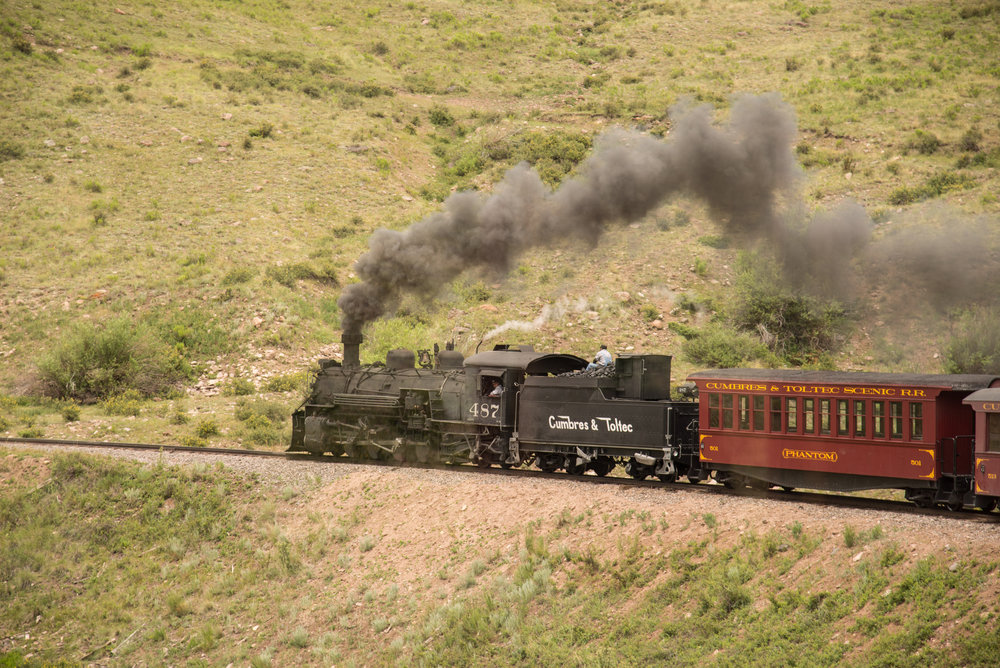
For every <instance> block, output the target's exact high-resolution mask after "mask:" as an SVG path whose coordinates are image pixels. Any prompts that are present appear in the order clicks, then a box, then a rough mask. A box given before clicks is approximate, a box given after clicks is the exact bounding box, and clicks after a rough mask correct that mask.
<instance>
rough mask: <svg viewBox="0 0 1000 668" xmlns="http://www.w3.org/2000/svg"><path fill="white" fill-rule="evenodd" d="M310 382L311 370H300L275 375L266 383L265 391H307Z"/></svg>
mask: <svg viewBox="0 0 1000 668" xmlns="http://www.w3.org/2000/svg"><path fill="white" fill-rule="evenodd" d="M308 383H309V372H307V371H298V372H296V373H290V374H286V375H284V376H274V377H273V378H269V379H268V380H267V382H265V383H264V391H265V392H294V391H297V390H298V391H305V389H306V386H307V384H308Z"/></svg>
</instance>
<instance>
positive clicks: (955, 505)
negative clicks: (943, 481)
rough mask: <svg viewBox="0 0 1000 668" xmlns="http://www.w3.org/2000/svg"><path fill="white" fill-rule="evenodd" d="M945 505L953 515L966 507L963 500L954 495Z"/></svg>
mask: <svg viewBox="0 0 1000 668" xmlns="http://www.w3.org/2000/svg"><path fill="white" fill-rule="evenodd" d="M944 505H945V507H946V508H947V509H948V510H950V511H952V512H953V513H957V512H958V511H959V510H961V509H962V508H963V507H964V505H965V504H963V503H962V499H961V498H960V497H958V496H955V495H952V496H950V497H948V502H947V503H945V504H944Z"/></svg>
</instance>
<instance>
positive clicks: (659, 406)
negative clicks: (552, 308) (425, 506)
mask: <svg viewBox="0 0 1000 668" xmlns="http://www.w3.org/2000/svg"><path fill="white" fill-rule="evenodd" d="M343 343H344V361H343V363H339V362H336V361H333V360H321V362H320V367H321V368H320V371H319V372H318V374H317V376H316V380H315V383H314V384H313V387H312V391H311V393H310V395H309V397H308V398H307V399H306V400H305V402H303V404H302V406H301V407H300V408H299V409H298V410H297V411H296V412H295V413H294V415H293V416H292V426H293V429H292V444H291V447H290V448H289V450H291V451H300V452H311V453H314V454H324V453H331V454H333V455H341V454H346V455H348V456H350V457H352V458H356V459H387V458H394V459H396V460H398V461H419V462H431V461H444V462H454V463H459V462H474V463H476V464H478V465H480V466H491V465H494V464H496V465H500V466H503V467H510V466H519V465H522V464H530V463H534V464H535V465H536V466H538V468H540V469H542V470H544V471H556V470H559V469H564V470H565V471H567V472H569V473H576V474H582V473H585V472H586V471H588V470H592V471H594V472H595V473H596V474H597V475H607V474H608V473H609V472H611V470H612V469H613V468H614V467H615V466H616V465H617V464H622V465H624V467H625V470H626V472H627V473H628V474H629V475H631V476H633V477H636V478H645V477H647V476H657V477H659V478H660V479H662V480H673V479H675V478H676V477H677V476H687V478H688V479H689V480H691V481H692V482H697V481H698V480H701V479H702V478H705V477H707V475H708V472H707V471H703V470H702V468H701V464H700V462H699V451H698V405H697V404H696V403H694V402H692V401H672V400H671V399H670V359H671V358H670V357H669V356H666V355H621V356H619V357H618V359H617V360H616V364H615V365H614V366H613V367H610V368H609V370H600V371H594V372H590V371H586V366H587V362H586V360H584V359H582V358H580V357H577V356H575V355H567V354H545V353H537V352H535V351H534V350H533V349H532V348H531V347H530V346H497V347H496V348H495V349H493V350H491V351H488V352H483V353H478V354H476V355H473V356H471V357H469V358H468V359H464V358H463V356H462V355H461V353H458V352H456V351H454V350H451V349H450V348H448V349H445V350H438V348H437V347H436V346H435V349H434V351H433V352H431V351H429V350H422V351H418V353H417V354H414V353H413V352H412V351H409V350H394V351H391V352H390V353H389V354H388V355H387V357H386V362H385V365H384V366H383V365H376V366H362V365H361V363H360V356H359V346H360V344H361V337H360V336H352V335H349V334H345V335H344V337H343Z"/></svg>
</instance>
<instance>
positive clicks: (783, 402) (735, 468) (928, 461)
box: [689, 369, 1000, 507]
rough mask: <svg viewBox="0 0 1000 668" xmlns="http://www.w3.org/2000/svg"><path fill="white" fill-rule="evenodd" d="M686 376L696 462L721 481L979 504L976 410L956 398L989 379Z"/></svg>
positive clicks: (762, 373) (799, 373) (745, 372)
mask: <svg viewBox="0 0 1000 668" xmlns="http://www.w3.org/2000/svg"><path fill="white" fill-rule="evenodd" d="M689 378H690V380H692V381H694V382H695V383H696V384H697V385H698V393H699V404H700V414H699V428H700V436H701V461H702V462H703V464H704V466H705V468H711V469H714V470H715V471H716V478H717V479H718V480H719V481H720V482H722V483H724V484H726V485H728V486H731V487H735V486H742V485H744V484H749V485H761V486H768V485H778V486H781V487H785V488H792V487H808V488H812V489H827V490H840V491H849V490H861V489H877V488H899V489H904V490H906V497H907V498H908V499H910V500H912V501H914V502H916V503H917V504H919V505H933V504H935V503H946V504H948V505H949V506H952V507H961V506H962V505H966V504H968V505H976V497H975V492H974V491H973V482H974V481H973V466H974V464H975V463H974V461H973V459H974V441H975V439H974V434H975V413H974V412H973V410H972V408H971V407H970V406H967V405H964V404H963V400H964V399H965V398H966V397H967V396H969V394H970V393H972V392H974V391H976V390H982V389H984V388H989V387H993V386H994V385H1000V378H997V377H996V376H986V375H927V374H885V373H854V372H842V371H841V372H836V371H803V370H782V369H718V370H710V371H700V372H698V373H695V374H692V375H691V376H690V377H689ZM998 392H1000V390H998ZM998 398H1000V394H998ZM998 400H1000V399H998ZM997 406H998V410H1000V403H997ZM998 418H1000V416H998ZM998 425H1000V422H998ZM997 458H998V462H997V465H998V467H1000V451H998V453H997Z"/></svg>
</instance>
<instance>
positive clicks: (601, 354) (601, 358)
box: [587, 343, 611, 371]
mask: <svg viewBox="0 0 1000 668" xmlns="http://www.w3.org/2000/svg"><path fill="white" fill-rule="evenodd" d="M609 364H611V353H609V352H608V347H607V346H606V345H604V344H603V343H602V344H601V349H600V350H598V351H597V354H596V355H594V361H593V362H591V363H590V364H588V365H587V371H593V370H594V369H603V368H604V367H606V366H608V365H609Z"/></svg>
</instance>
